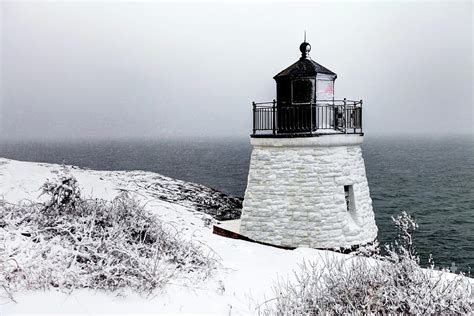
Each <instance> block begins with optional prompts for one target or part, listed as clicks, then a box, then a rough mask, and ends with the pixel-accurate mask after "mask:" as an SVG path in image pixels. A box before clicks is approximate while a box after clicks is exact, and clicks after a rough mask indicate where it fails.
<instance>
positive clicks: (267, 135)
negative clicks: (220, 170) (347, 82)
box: [239, 40, 377, 250]
mask: <svg viewBox="0 0 474 316" xmlns="http://www.w3.org/2000/svg"><path fill="white" fill-rule="evenodd" d="M299 48H300V52H301V57H300V58H299V59H298V61H296V62H295V63H294V64H292V65H291V66H289V67H288V68H286V69H284V70H283V71H281V72H280V73H278V74H277V75H276V76H274V77H273V78H274V79H275V81H276V100H273V101H271V102H253V104H252V112H253V131H252V135H251V138H250V140H251V145H252V154H251V160H250V167H249V174H248V180H247V188H246V191H245V198H244V202H243V209H242V216H241V221H240V228H239V234H241V235H243V236H245V237H247V238H249V239H251V240H255V241H258V242H262V243H268V244H272V245H276V246H282V247H312V248H322V249H327V248H331V249H334V248H336V249H340V250H346V249H354V247H357V246H361V245H365V244H369V243H371V242H373V241H374V240H375V239H376V238H377V226H376V224H375V219H374V212H373V209H372V200H371V198H370V192H369V186H368V182H367V177H366V172H365V165H364V159H363V157H362V150H361V144H362V142H363V140H364V133H363V129H362V100H347V99H345V98H344V99H340V100H337V99H335V98H334V83H335V80H336V78H337V75H336V73H334V72H332V71H331V70H329V69H327V68H326V67H324V66H322V65H320V64H318V63H316V62H315V61H314V60H312V59H311V58H310V51H311V45H310V44H309V43H307V42H306V40H305V41H304V42H303V43H302V44H301V45H300V47H299Z"/></svg>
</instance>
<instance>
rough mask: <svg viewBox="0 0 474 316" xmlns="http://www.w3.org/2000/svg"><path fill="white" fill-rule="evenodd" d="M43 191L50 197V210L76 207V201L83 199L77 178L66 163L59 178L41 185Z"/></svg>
mask: <svg viewBox="0 0 474 316" xmlns="http://www.w3.org/2000/svg"><path fill="white" fill-rule="evenodd" d="M41 191H42V193H41V194H42V195H43V194H44V195H47V196H49V198H50V199H49V202H48V204H47V205H46V208H47V209H48V210H59V209H61V208H66V207H69V208H74V207H75V204H76V202H77V201H79V200H80V199H81V191H80V189H79V186H78V185H77V180H76V178H75V177H74V176H73V175H71V174H70V172H69V169H68V168H67V167H66V166H64V165H63V166H62V172H61V173H60V174H59V175H58V178H57V179H56V180H55V181H50V180H47V181H46V182H45V183H44V184H43V186H42V187H41Z"/></svg>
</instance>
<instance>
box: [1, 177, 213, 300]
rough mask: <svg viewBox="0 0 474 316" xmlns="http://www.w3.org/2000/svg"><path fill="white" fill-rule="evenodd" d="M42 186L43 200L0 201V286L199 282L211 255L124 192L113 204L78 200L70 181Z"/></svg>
mask: <svg viewBox="0 0 474 316" xmlns="http://www.w3.org/2000/svg"><path fill="white" fill-rule="evenodd" d="M59 180H60V182H59V183H49V184H47V185H45V186H44V187H43V188H44V190H45V191H46V192H47V193H48V194H50V196H51V200H50V201H48V202H47V203H27V204H22V205H12V204H9V203H7V202H5V201H0V219H1V220H0V290H1V289H3V290H4V291H3V292H6V293H12V292H15V291H17V290H24V289H28V290H29V289H48V288H58V289H60V290H71V289H75V288H92V289H102V290H107V291H115V290H118V289H121V288H125V287H128V288H132V289H134V290H136V291H138V292H141V293H143V292H145V293H150V292H151V291H153V290H154V289H156V288H160V287H162V286H163V285H164V284H166V283H167V282H168V281H169V280H171V279H172V278H173V279H176V278H183V279H184V278H198V279H204V278H205V277H207V276H208V275H209V273H211V271H212V269H213V267H214V266H215V263H214V262H215V261H214V259H213V258H212V255H211V253H209V252H207V251H206V250H205V249H204V248H203V247H202V246H200V245H197V244H196V243H194V242H191V241H188V240H185V239H183V238H182V237H180V236H179V235H178V232H176V231H174V230H173V229H171V228H172V227H166V226H165V225H164V224H163V223H162V222H161V221H160V220H159V219H158V218H157V217H156V216H154V215H153V214H151V213H150V212H149V211H147V210H146V209H145V207H144V206H143V205H142V204H140V203H139V202H138V201H137V200H136V199H134V198H132V197H131V196H129V195H127V194H125V193H124V194H121V195H119V196H117V197H116V198H115V199H114V200H113V201H105V200H101V199H81V198H80V197H79V196H80V195H79V191H78V189H77V183H76V181H75V179H73V178H71V177H69V178H68V177H63V176H61V177H60V178H59ZM0 296H1V291H0Z"/></svg>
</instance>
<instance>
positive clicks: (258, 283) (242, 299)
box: [0, 158, 350, 315]
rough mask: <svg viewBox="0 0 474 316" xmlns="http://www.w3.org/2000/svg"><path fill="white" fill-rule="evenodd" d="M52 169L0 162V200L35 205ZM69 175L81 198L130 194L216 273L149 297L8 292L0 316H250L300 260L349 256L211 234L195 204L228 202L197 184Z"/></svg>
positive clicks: (137, 175) (141, 176)
mask: <svg viewBox="0 0 474 316" xmlns="http://www.w3.org/2000/svg"><path fill="white" fill-rule="evenodd" d="M60 169H61V167H60V166H59V165H54V164H45V163H34V162H20V161H14V160H9V159H3V158H0V197H3V198H4V199H5V200H6V201H8V202H11V203H17V202H20V201H21V200H23V199H30V200H34V201H36V200H38V196H39V193H40V191H39V188H40V187H41V185H42V184H43V183H44V181H45V180H46V179H47V178H49V179H53V178H55V176H56V174H57V173H58V171H59V170H60ZM71 173H72V174H73V175H74V176H75V177H76V178H77V180H78V183H79V185H80V187H81V189H82V194H83V195H86V196H90V197H98V198H103V199H109V200H110V199H113V198H114V197H115V196H116V195H117V194H118V193H119V192H120V191H123V190H127V191H132V192H135V193H136V194H137V195H138V196H140V199H141V200H142V201H143V202H146V207H147V208H148V209H149V210H151V211H152V212H153V213H154V214H156V216H158V217H159V218H160V219H161V220H162V221H164V222H166V223H169V224H170V225H173V226H174V227H175V228H176V229H177V230H178V231H180V232H181V233H182V234H183V236H186V237H187V238H192V239H193V240H195V241H196V242H200V243H202V244H204V245H206V246H207V247H209V248H210V249H212V250H213V251H214V252H215V253H216V256H217V258H218V259H219V261H220V264H219V268H218V269H217V271H216V272H215V273H214V275H213V276H212V277H211V278H210V279H209V280H206V281H204V282H201V283H193V284H183V283H173V282H171V284H168V285H167V286H166V287H165V288H164V289H163V290H162V291H161V292H157V293H154V296H152V297H143V296H139V295H137V294H133V293H128V294H127V295H125V296H117V295H115V294H113V293H104V292H97V291H91V290H75V291H73V292H72V294H65V293H62V292H59V291H56V290H50V291H46V292H43V291H37V292H23V293H16V294H15V295H14V299H15V301H16V302H11V301H6V300H4V301H2V302H0V315H4V314H13V313H27V314H28V313H47V314H51V313H62V314H64V313H87V314H89V315H93V314H98V313H109V314H118V313H134V314H137V313H154V312H159V313H214V314H221V315H239V314H253V313H255V312H256V311H255V308H256V306H257V304H258V303H262V302H264V301H265V300H268V299H270V298H272V296H273V293H272V286H273V284H274V282H275V281H276V280H277V279H279V278H286V277H288V276H291V275H292V272H293V270H295V269H297V267H298V264H300V263H301V262H302V261H303V260H311V261H315V262H320V263H321V264H323V262H324V261H326V260H328V259H336V260H346V259H348V258H350V256H349V255H343V254H337V253H333V252H329V251H323V250H315V249H309V248H298V249H296V250H283V249H278V248H273V247H268V246H263V245H259V244H255V243H250V242H246V241H242V240H235V239H229V238H224V237H221V236H217V235H214V234H212V225H209V223H215V222H216V221H215V220H213V219H212V217H211V216H210V215H209V214H205V213H203V212H202V207H203V205H212V203H211V204H206V203H208V202H205V203H204V204H203V203H200V201H202V200H209V199H212V197H213V196H214V197H217V200H219V199H220V200H219V201H220V202H218V203H217V205H214V206H211V208H213V209H214V210H216V209H217V210H218V209H221V210H222V209H225V210H224V211H222V212H223V214H224V215H225V214H231V213H232V207H229V208H228V209H226V207H227V206H228V205H227V204H226V203H230V204H232V203H234V202H235V201H234V200H232V198H231V199H230V200H226V198H225V197H223V196H220V197H219V194H218V193H216V191H213V190H209V189H206V188H204V187H203V186H200V185H196V184H189V183H186V182H183V181H179V180H174V179H170V178H167V177H163V176H161V175H158V174H155V173H151V172H143V171H133V172H126V171H112V172H111V171H94V170H86V169H80V168H77V167H72V169H71ZM183 191H185V192H186V194H187V196H189V198H188V199H185V200H183V199H181V198H179V196H183V195H180V194H181V193H182V192H183ZM213 192H214V193H213ZM186 194H185V195H186ZM213 194H216V195H213ZM196 195H197V196H199V195H201V199H198V200H196V198H195V196H196ZM40 199H41V198H40ZM235 203H237V202H235ZM222 205H224V206H222ZM226 205H227V206H226ZM198 209H199V210H200V211H198ZM211 214H214V215H215V213H212V212H211ZM224 217H225V216H224ZM230 217H233V215H232V216H230Z"/></svg>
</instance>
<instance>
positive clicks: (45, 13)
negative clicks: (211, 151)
mask: <svg viewBox="0 0 474 316" xmlns="http://www.w3.org/2000/svg"><path fill="white" fill-rule="evenodd" d="M0 8H1V13H0V14H1V15H0V21H1V23H0V36H1V38H0V45H1V51H0V54H1V57H0V66H1V70H0V75H1V77H0V80H1V81H0V89H1V90H0V92H1V99H0V133H1V137H0V138H3V139H6V140H23V139H56V138H61V139H102V138H151V139H156V138H161V137H172V136H186V137H187V136H190V135H193V136H212V137H214V136H216V137H217V136H236V137H246V136H248V135H249V134H250V132H251V128H252V127H251V102H252V101H254V100H255V101H269V100H272V99H273V98H275V82H274V80H273V79H272V77H273V76H274V75H275V74H276V73H278V72H279V71H281V70H283V69H284V68H286V67H287V66H289V65H290V64H292V63H293V62H295V61H296V60H297V59H298V58H299V57H300V52H299V50H298V47H299V44H300V43H301V42H302V40H303V32H304V30H306V31H307V41H308V42H309V43H311V45H312V51H311V54H310V56H311V58H312V59H313V60H315V61H317V62H318V63H320V64H322V65H324V66H325V67H327V68H329V69H331V70H332V71H334V72H336V73H337V75H338V78H337V80H336V83H335V93H336V98H338V99H342V98H344V97H347V98H348V99H356V100H359V99H363V100H364V131H365V133H366V135H381V134H391V135H398V134H402V133H403V134H410V135H411V134H424V135H430V134H435V135H439V134H473V133H474V126H473V125H474V124H473V121H474V114H473V94H472V91H473V89H472V87H473V79H472V77H473V66H472V65H473V19H472V16H473V7H472V3H471V2H470V1H465V2H453V1H446V2H423V3H410V2H383V3H376V2H367V3H364V2H348V3H342V2H337V3H329V2H318V3H311V2H301V3H289V2H288V3H278V4H272V3H263V2H260V3H240V4H238V3H221V4H216V3H196V4H192V3H188V2H181V3H175V4H173V3H164V2H142V3H139V2H13V1H11V2H9V1H3V2H1V3H0Z"/></svg>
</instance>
